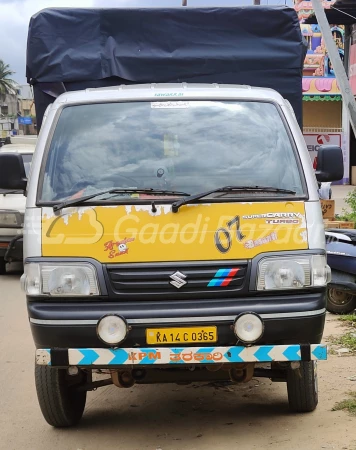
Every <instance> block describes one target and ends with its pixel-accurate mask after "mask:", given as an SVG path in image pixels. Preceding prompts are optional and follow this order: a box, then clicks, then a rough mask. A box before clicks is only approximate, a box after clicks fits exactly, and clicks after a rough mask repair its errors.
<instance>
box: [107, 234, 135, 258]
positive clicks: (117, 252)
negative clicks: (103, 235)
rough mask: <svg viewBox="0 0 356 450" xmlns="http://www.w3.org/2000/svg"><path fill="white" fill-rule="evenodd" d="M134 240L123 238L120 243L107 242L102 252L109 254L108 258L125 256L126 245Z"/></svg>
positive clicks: (127, 250) (127, 248) (127, 249)
mask: <svg viewBox="0 0 356 450" xmlns="http://www.w3.org/2000/svg"><path fill="white" fill-rule="evenodd" d="M134 240H135V238H125V239H123V240H122V241H117V242H115V241H108V242H105V244H104V251H105V252H109V258H115V257H116V256H121V255H125V254H127V253H128V252H129V247H128V245H127V244H128V243H129V242H132V241H134Z"/></svg>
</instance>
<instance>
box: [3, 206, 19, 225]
mask: <svg viewBox="0 0 356 450" xmlns="http://www.w3.org/2000/svg"><path fill="white" fill-rule="evenodd" d="M21 226H22V220H21V214H20V213H19V212H17V211H6V210H2V211H0V227H3V228H17V227H21Z"/></svg>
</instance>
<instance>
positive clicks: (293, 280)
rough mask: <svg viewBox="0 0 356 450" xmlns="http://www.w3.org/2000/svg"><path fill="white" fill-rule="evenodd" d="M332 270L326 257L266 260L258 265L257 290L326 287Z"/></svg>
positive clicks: (272, 258)
mask: <svg viewBox="0 0 356 450" xmlns="http://www.w3.org/2000/svg"><path fill="white" fill-rule="evenodd" d="M329 281H330V268H329V266H328V265H327V263H326V257H325V256H324V255H313V256H302V257H292V256H291V257H287V258H278V257H271V258H264V259H262V260H261V261H260V263H259V265H258V277H257V290H259V291H262V290H273V289H300V288H303V287H311V286H325V285H326V284H327V283H328V282H329Z"/></svg>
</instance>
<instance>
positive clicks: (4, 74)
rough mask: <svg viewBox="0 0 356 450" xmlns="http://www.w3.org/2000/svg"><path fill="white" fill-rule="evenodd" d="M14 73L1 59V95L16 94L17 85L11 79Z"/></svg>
mask: <svg viewBox="0 0 356 450" xmlns="http://www.w3.org/2000/svg"><path fill="white" fill-rule="evenodd" d="M14 73H15V72H14V71H12V70H11V69H10V66H9V65H8V64H5V63H4V61H3V60H2V59H0V95H6V94H16V88H17V83H16V81H14V80H13V79H11V77H12V76H13V75H14Z"/></svg>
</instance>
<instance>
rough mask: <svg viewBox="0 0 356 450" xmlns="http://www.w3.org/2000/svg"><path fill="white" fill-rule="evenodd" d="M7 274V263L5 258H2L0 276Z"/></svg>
mask: <svg viewBox="0 0 356 450" xmlns="http://www.w3.org/2000/svg"><path fill="white" fill-rule="evenodd" d="M5 274H6V262H5V260H4V258H0V275H5Z"/></svg>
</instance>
